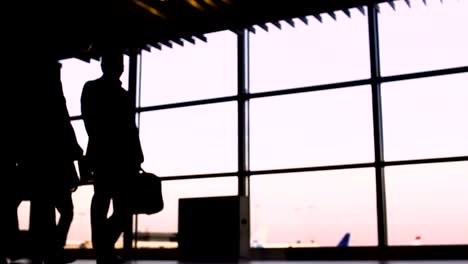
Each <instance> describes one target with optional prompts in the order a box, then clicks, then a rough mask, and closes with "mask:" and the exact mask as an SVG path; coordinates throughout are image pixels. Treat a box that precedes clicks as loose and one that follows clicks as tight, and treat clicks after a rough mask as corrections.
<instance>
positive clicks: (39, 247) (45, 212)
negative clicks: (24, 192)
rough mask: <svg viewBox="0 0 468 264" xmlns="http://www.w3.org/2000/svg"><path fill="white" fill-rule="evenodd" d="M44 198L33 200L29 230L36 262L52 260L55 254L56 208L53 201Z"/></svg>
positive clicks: (38, 196) (37, 197)
mask: <svg viewBox="0 0 468 264" xmlns="http://www.w3.org/2000/svg"><path fill="white" fill-rule="evenodd" d="M44 196H45V195H44ZM44 196H40V195H35V196H34V197H33V198H32V200H31V214H30V225H29V230H30V234H31V242H32V243H31V244H32V245H31V246H32V251H33V252H32V254H33V256H32V257H33V261H34V262H35V261H41V260H47V259H50V258H52V257H53V255H54V252H55V242H56V235H55V227H56V226H55V207H54V206H53V201H52V199H49V198H48V197H47V196H45V197H44Z"/></svg>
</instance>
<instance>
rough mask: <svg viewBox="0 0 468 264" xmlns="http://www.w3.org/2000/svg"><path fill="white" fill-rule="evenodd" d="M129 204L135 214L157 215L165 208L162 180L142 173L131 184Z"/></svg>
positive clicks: (153, 175) (147, 173) (150, 174)
mask: <svg viewBox="0 0 468 264" xmlns="http://www.w3.org/2000/svg"><path fill="white" fill-rule="evenodd" d="M129 187H130V188H129V190H130V192H129V203H130V210H131V212H132V213H133V214H147V215H151V214H155V213H158V212H160V211H161V210H162V209H163V208H164V200H163V195H162V188H161V179H160V178H159V177H158V176H156V175H155V174H153V173H149V172H145V171H140V172H139V173H138V175H137V176H135V177H134V178H132V180H131V183H130V184H129Z"/></svg>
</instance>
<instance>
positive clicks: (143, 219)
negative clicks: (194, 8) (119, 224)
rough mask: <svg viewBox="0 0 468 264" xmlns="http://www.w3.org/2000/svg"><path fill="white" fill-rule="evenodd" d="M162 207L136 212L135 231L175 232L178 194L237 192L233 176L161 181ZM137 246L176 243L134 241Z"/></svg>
mask: <svg viewBox="0 0 468 264" xmlns="http://www.w3.org/2000/svg"><path fill="white" fill-rule="evenodd" d="M162 188H163V199H164V209H163V210H162V211H161V212H159V213H157V214H155V215H151V216H147V215H138V232H144V233H146V234H151V233H153V235H156V234H154V233H160V234H159V235H160V236H163V235H170V234H171V233H173V234H174V233H177V223H178V210H179V199H180V198H195V197H213V196H229V195H237V178H236V177H225V178H212V179H190V180H176V181H163V183H162ZM137 247H139V248H144V247H146V248H147V247H149V248H154V247H177V242H169V241H148V240H145V241H143V240H142V241H138V244H137Z"/></svg>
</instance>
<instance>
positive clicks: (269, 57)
mask: <svg viewBox="0 0 468 264" xmlns="http://www.w3.org/2000/svg"><path fill="white" fill-rule="evenodd" d="M351 16H352V18H351V19H350V18H349V17H347V16H346V15H345V14H344V13H343V12H336V17H337V21H335V20H333V19H332V18H331V17H330V16H328V15H324V16H322V18H323V23H320V22H319V21H317V20H316V19H315V18H314V17H313V16H310V17H307V18H308V20H309V25H305V24H304V23H302V22H301V21H300V20H299V19H294V22H295V28H293V27H291V26H290V25H289V24H287V23H286V22H284V21H283V22H281V26H282V29H281V30H279V29H277V28H276V27H274V26H273V25H271V24H268V26H269V30H268V32H265V31H264V30H263V29H260V28H257V30H256V33H255V34H251V35H250V70H251V74H250V82H251V83H250V91H251V92H262V91H272V90H280V89H286V88H295V87H304V86H311V85H317V84H326V83H336V82H342V81H351V80H357V79H366V78H369V77H370V59H369V37H368V29H367V16H365V15H362V14H361V13H360V12H359V11H358V10H357V9H351Z"/></svg>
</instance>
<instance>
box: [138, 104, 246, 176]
mask: <svg viewBox="0 0 468 264" xmlns="http://www.w3.org/2000/svg"><path fill="white" fill-rule="evenodd" d="M140 138H141V142H142V146H143V151H144V155H145V162H144V163H143V167H144V168H145V169H146V170H148V171H151V172H154V173H156V174H157V175H161V176H171V175H187V174H200V173H216V172H230V171H231V172H232V171H237V105H236V103H235V102H229V103H219V104H209V105H201V106H193V107H184V108H177V109H169V110H161V111H153V112H143V113H141V128H140Z"/></svg>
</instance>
